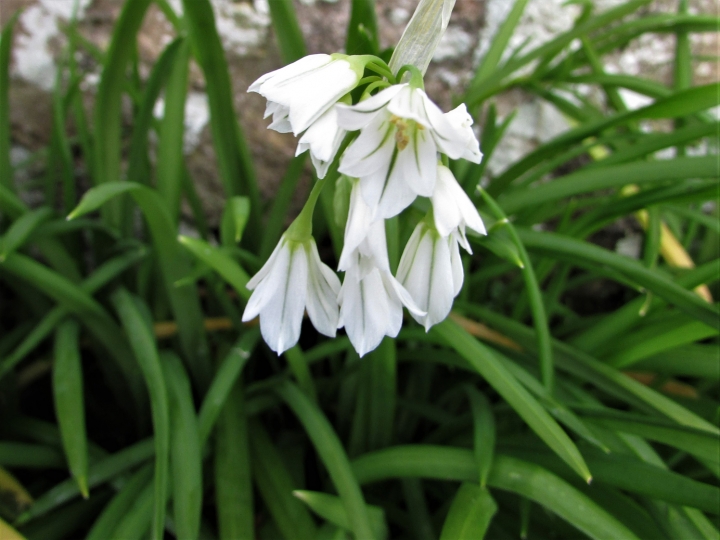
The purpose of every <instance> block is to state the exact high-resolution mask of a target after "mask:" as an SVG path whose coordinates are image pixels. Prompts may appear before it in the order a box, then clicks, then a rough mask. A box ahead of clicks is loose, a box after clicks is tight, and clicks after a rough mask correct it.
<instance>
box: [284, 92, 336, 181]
mask: <svg viewBox="0 0 720 540" xmlns="http://www.w3.org/2000/svg"><path fill="white" fill-rule="evenodd" d="M346 133H347V131H346V130H344V129H342V128H341V127H340V126H339V125H338V123H337V108H336V107H334V106H333V107H330V108H329V109H328V110H327V111H325V112H324V113H323V114H322V116H320V118H318V119H317V120H315V122H313V124H312V125H311V126H310V127H309V128H308V129H307V131H306V132H305V133H304V134H303V136H302V137H301V138H300V141H298V146H297V151H296V152H295V155H296V156H299V155H300V154H302V153H303V152H304V151H305V150H310V159H311V160H312V163H313V165H314V166H315V171H316V172H317V176H318V178H325V175H326V174H327V170H328V168H329V167H330V164H331V163H332V160H333V159H335V154H337V151H338V148H340V145H341V144H342V141H343V138H344V137H345V134H346Z"/></svg>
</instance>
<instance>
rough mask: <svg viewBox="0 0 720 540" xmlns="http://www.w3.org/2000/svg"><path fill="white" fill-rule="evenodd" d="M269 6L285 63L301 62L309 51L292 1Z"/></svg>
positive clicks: (281, 0) (287, 0) (280, 1)
mask: <svg viewBox="0 0 720 540" xmlns="http://www.w3.org/2000/svg"><path fill="white" fill-rule="evenodd" d="M269 5H270V17H271V18H272V23H273V29H274V30H275V39H277V42H278V45H279V48H280V56H281V57H282V60H283V63H285V64H291V63H292V62H295V61H296V60H300V59H301V58H302V57H303V56H305V55H306V54H307V50H306V48H305V40H304V39H303V34H302V30H300V25H299V24H298V20H297V15H296V14H295V7H294V6H293V3H292V0H274V1H273V2H270V3H269Z"/></svg>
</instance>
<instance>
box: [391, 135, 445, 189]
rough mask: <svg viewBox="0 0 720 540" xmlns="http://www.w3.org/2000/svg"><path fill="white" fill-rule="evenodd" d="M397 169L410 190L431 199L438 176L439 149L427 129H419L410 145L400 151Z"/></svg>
mask: <svg viewBox="0 0 720 540" xmlns="http://www.w3.org/2000/svg"><path fill="white" fill-rule="evenodd" d="M395 167H397V168H398V169H399V171H400V172H401V174H402V175H403V178H404V180H405V182H406V183H407V184H408V186H409V187H410V189H412V190H413V192H415V193H416V194H418V195H420V196H422V197H430V196H431V195H432V193H433V189H434V188H435V177H436V175H437V147H436V146H435V141H434V140H433V138H432V136H431V135H430V133H428V130H426V129H418V130H417V131H416V133H415V135H414V136H412V137H411V139H410V142H409V144H408V145H407V146H406V147H405V148H403V149H402V150H400V151H398V153H397V158H396V159H395Z"/></svg>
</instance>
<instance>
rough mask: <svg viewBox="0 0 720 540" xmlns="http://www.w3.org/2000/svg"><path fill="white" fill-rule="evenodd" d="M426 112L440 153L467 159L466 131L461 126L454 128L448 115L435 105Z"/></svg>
mask: <svg viewBox="0 0 720 540" xmlns="http://www.w3.org/2000/svg"><path fill="white" fill-rule="evenodd" d="M425 111H426V113H427V116H428V118H429V120H430V124H431V125H432V133H433V136H434V138H435V143H436V144H437V145H438V148H439V149H440V151H441V152H442V153H443V154H447V156H448V157H449V158H451V159H460V158H461V157H465V155H466V154H467V152H468V150H467V146H468V141H467V132H466V130H465V129H464V128H462V127H460V126H453V125H452V124H451V123H450V121H449V120H448V119H447V117H446V115H444V114H443V113H442V111H441V110H440V109H438V108H437V106H434V104H433V107H427V108H426V110H425ZM473 137H474V135H473ZM470 161H473V162H475V163H480V160H479V159H477V160H474V159H471V160H470Z"/></svg>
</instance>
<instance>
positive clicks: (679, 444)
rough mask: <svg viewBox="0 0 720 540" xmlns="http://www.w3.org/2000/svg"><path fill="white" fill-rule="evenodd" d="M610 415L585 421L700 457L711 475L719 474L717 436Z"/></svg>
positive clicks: (719, 446)
mask: <svg viewBox="0 0 720 540" xmlns="http://www.w3.org/2000/svg"><path fill="white" fill-rule="evenodd" d="M613 416H614V415H609V417H608V418H603V417H602V415H600V417H597V418H593V417H592V416H591V417H589V418H588V420H590V421H591V422H593V423H596V424H599V425H601V426H604V427H606V428H609V429H612V430H614V431H620V432H623V433H631V434H633V435H638V436H640V437H643V438H645V439H648V440H651V441H656V442H659V443H663V444H666V445H668V446H672V447H674V448H678V449H680V450H684V451H685V452H688V453H689V454H692V455H693V456H696V457H697V458H698V459H700V460H702V461H703V463H706V464H707V466H708V467H709V468H711V470H712V471H713V473H715V475H717V476H720V439H719V438H718V437H717V435H713V434H711V433H708V432H706V431H701V430H697V429H692V428H688V427H681V426H672V425H668V424H667V423H660V422H657V421H653V420H651V419H643V418H635V419H623V418H622V417H619V418H614V417H613Z"/></svg>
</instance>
